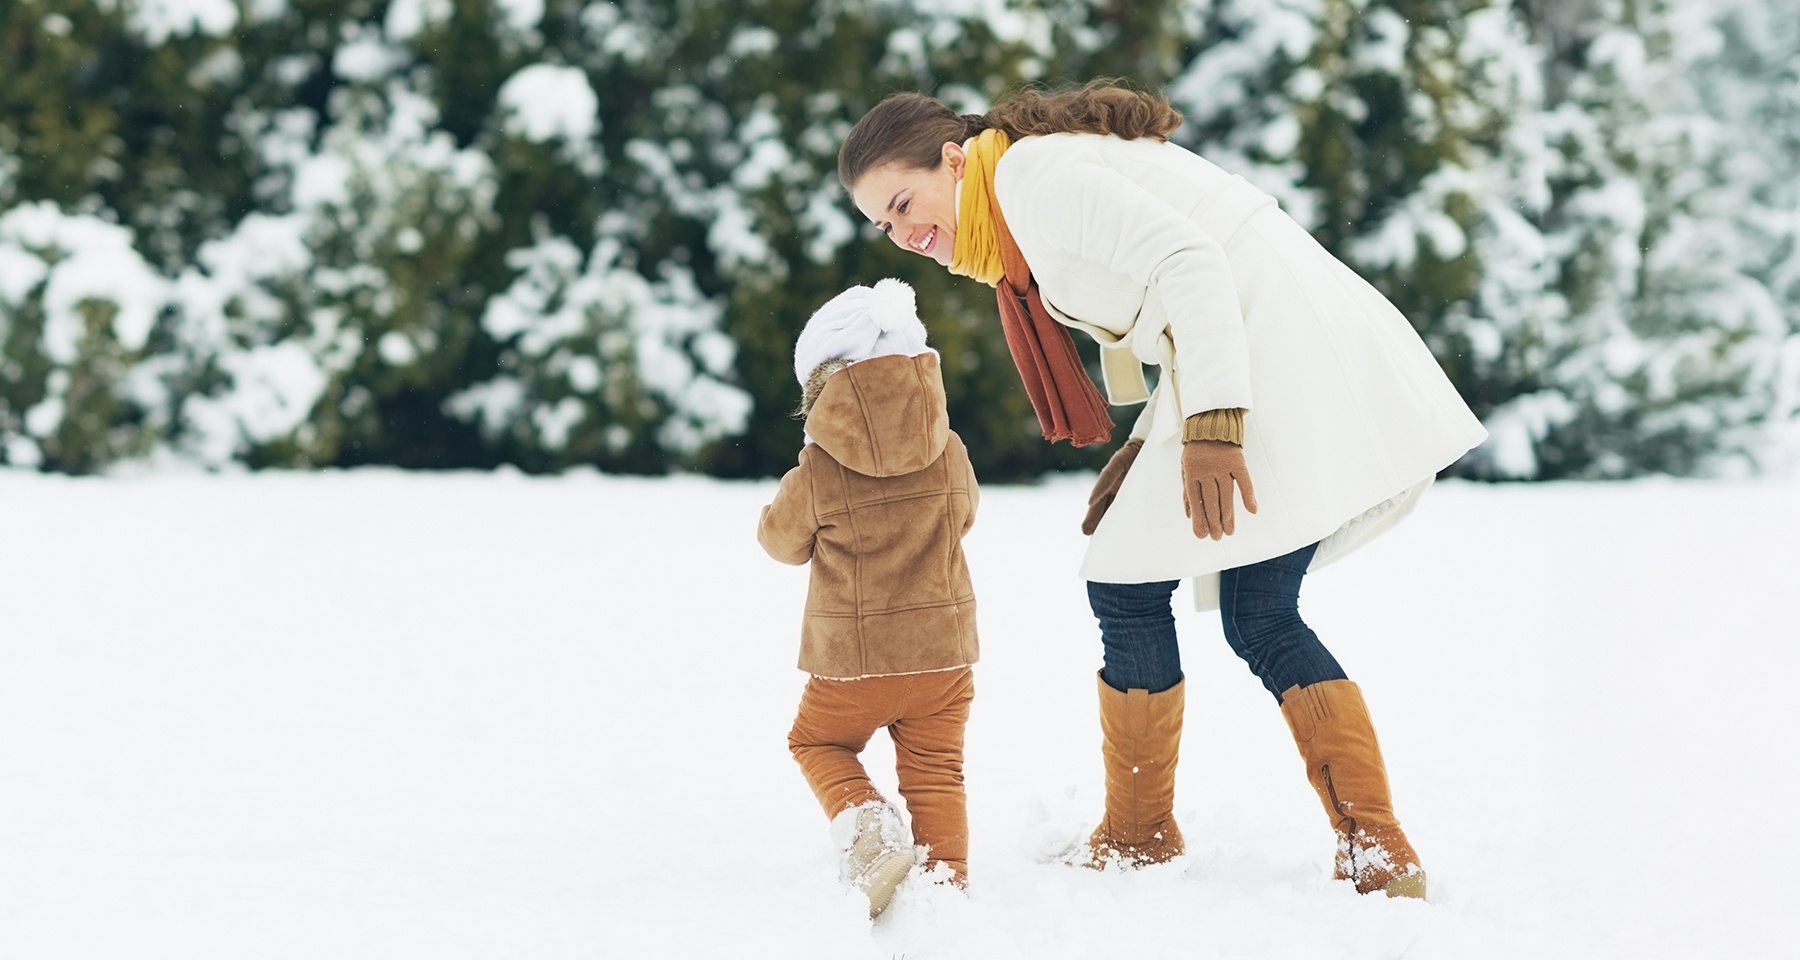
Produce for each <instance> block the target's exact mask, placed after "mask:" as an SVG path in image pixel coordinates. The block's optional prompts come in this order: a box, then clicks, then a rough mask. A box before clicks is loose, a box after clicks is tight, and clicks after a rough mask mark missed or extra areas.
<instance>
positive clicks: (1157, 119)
mask: <svg viewBox="0 0 1800 960" xmlns="http://www.w3.org/2000/svg"><path fill="white" fill-rule="evenodd" d="M1179 126H1181V111H1179V110H1176V109H1175V108H1174V107H1173V106H1171V105H1170V104H1169V100H1168V98H1167V97H1165V96H1164V95H1163V94H1162V93H1160V92H1150V91H1143V90H1137V89H1134V88H1133V87H1130V86H1127V85H1126V84H1125V82H1124V81H1122V80H1117V79H1109V78H1101V79H1098V80H1090V81H1089V82H1087V83H1085V84H1083V85H1081V86H1079V87H1075V88H1072V89H1067V90H1062V91H1057V92H1051V91H1046V90H1042V89H1039V88H1036V87H1026V88H1024V89H1022V90H1020V91H1019V92H1018V93H1016V94H1014V95H1013V97H1012V98H1011V99H1009V100H1007V101H1005V102H1004V103H1001V104H1000V105H999V106H996V107H995V108H994V109H992V110H989V111H988V112H987V113H963V114H959V113H956V112H955V111H953V110H951V109H950V108H949V107H948V106H946V105H945V104H944V102H943V101H941V100H939V99H937V98H936V97H931V96H927V95H925V94H923V93H896V94H894V95H893V96H890V97H888V98H887V99H885V100H883V101H881V102H880V103H879V104H877V105H876V106H875V109H873V110H870V111H869V112H868V113H866V114H864V115H863V118H862V119H861V120H858V121H857V122H856V126H855V127H854V128H852V129H851V130H850V135H849V136H848V137H845V138H844V145H843V147H842V148H841V149H839V151H838V180H840V181H841V182H842V183H843V184H844V188H845V189H850V188H852V187H854V186H855V185H856V183H857V181H859V180H861V179H862V178H863V175H864V174H866V173H868V172H869V171H870V170H873V169H875V168H876V167H880V166H885V165H887V164H890V163H898V164H900V165H902V166H904V167H908V168H912V169H917V170H936V169H937V166H938V163H939V162H940V161H941V160H942V157H943V147H944V144H946V143H962V142H963V141H965V140H967V139H969V138H970V137H973V136H975V135H976V134H978V133H980V132H982V131H983V130H1000V131H1003V132H1004V133H1006V135H1007V136H1009V137H1011V138H1013V139H1014V140H1018V139H1020V138H1023V137H1030V136H1037V135H1040V134H1047V133H1096V134H1103V135H1109V136H1115V137H1120V138H1122V139H1125V140H1138V139H1142V138H1145V137H1148V138H1150V139H1153V140H1167V139H1169V134H1170V133H1173V132H1174V131H1175V128H1176V127H1179Z"/></svg>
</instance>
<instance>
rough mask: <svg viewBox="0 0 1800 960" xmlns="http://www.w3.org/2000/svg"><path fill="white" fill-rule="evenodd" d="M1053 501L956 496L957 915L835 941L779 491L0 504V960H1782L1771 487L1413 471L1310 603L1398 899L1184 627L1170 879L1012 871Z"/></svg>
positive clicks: (1782, 819)
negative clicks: (1365, 889)
mask: <svg viewBox="0 0 1800 960" xmlns="http://www.w3.org/2000/svg"><path fill="white" fill-rule="evenodd" d="M1086 485H1087V481H1086V479H1085V478H1081V477H1071V478H1065V479H1059V480H1055V481H1052V482H1050V483H1047V484H1045V485H1043V486H1038V487H1031V488H1023V487H990V488H988V489H987V490H986V492H985V498H984V501H983V504H982V514H981V517H980V519H979V520H978V522H977V524H976V529H975V532H974V533H973V534H972V535H971V537H970V540H969V543H968V548H969V557H970V564H971V567H972V570H973V574H974V577H975V585H976V590H977V592H978V595H979V598H980V604H981V607H980V617H981V638H982V646H983V660H982V663H981V664H980V666H979V667H978V668H977V674H976V680H977V689H978V693H977V697H976V701H975V708H974V715H973V718H972V719H971V721H970V728H969V752H968V783H969V789H970V810H971V820H972V832H973V840H972V851H971V857H970V861H969V862H970V867H971V873H972V881H973V885H972V887H971V889H970V891H969V893H968V894H967V896H966V897H965V896H962V895H958V894H955V893H951V892H948V891H945V890H942V889H937V888H931V889H914V888H906V889H903V892H902V895H901V897H900V899H899V900H898V901H897V902H896V905H895V907H894V908H893V909H892V910H891V911H890V913H889V914H888V915H887V916H886V917H884V918H883V919H882V920H881V921H880V922H879V923H878V924H876V925H874V926H873V928H871V925H870V924H869V922H868V921H867V920H866V918H865V917H864V915H863V910H864V908H863V905H862V903H861V902H860V900H859V899H858V898H857V897H855V896H854V895H851V894H847V893H845V892H844V891H843V890H841V889H840V888H839V887H838V886H837V884H836V866H835V862H834V860H833V858H832V855H831V853H830V852H829V850H828V848H827V840H826V832H825V819H824V816H823V814H822V813H821V812H820V811H819V809H818V808H817V806H816V805H815V804H814V802H813V799H812V796H811V794H810V793H809V792H808V791H807V789H806V785H805V783H804V782H803V780H802V779H801V776H800V773H799V770H798V769H797V767H796V766H795V764H794V763H793V761H792V760H791V759H790V758H789V756H788V754H787V750H786V742H785V735H786V732H787V728H788V724H789V722H790V721H791V719H792V715H793V709H794V706H795V704H796V702H797V697H798V694H799V691H800V687H801V685H802V682H803V677H802V675H801V674H800V673H799V672H797V671H796V670H795V669H794V667H793V661H794V656H795V652H796V644H797V628H798V623H799V616H800V605H801V600H802V596H803V594H804V591H805V588H806V573H805V570H804V569H802V568H789V567H783V566H780V565H778V564H776V563H775V562H773V561H771V560H769V559H767V558H766V557H764V556H763V554H762V553H761V551H760V549H759V548H758V547H757V545H756V543H755V539H754V536H753V530H754V526H755V520H756V512H757V508H758V507H759V506H760V505H761V504H762V503H763V502H764V501H765V500H766V499H767V498H768V497H769V495H770V494H771V492H772V491H773V489H774V487H773V484H771V483H738V484H732V483H722V482H716V481H710V480H703V479H697V478H677V479H672V480H640V479H620V478H612V477H600V476H594V475H576V476H569V477H564V478H560V479H531V478H526V477H522V476H518V475H515V474H508V473H500V474H492V475H486V474H483V475H476V474H463V475H447V476H407V475H403V474H398V473H392V472H380V471H375V472H356V473H338V474H322V475H310V476H308V475H294V474H285V475H283V474H273V475H257V476H251V477H231V478H207V477H190V476H151V477H145V478H138V479H111V480H70V479H64V478H52V477H40V476H36V475H30V474H19V473H8V472H5V471H0V545H3V547H4V549H3V550H0V957H4V958H6V960H52V958H80V960H149V958H171V960H175V958H179V960H245V958H255V960H274V958H322V960H325V958H328V960H351V958H369V960H411V958H419V960H450V958H518V960H554V958H584V960H593V958H608V960H627V958H665V957H676V958H686V957H694V958H709V960H713V958H736V957H757V958H761V957H777V958H784V960H789V958H833V960H841V958H879V960H893V958H902V957H904V958H907V960H924V958H971V960H975V958H979V960H1005V958H1031V960H1046V958H1093V957H1100V956H1121V957H1178V956H1179V957H1221V958H1283V960H1286V958H1295V960H1300V958H1305V960H1325V958H1394V957H1407V958H1413V960H1423V958H1453V960H1488V958H1494V960H1499V958H1506V960H1520V958H1564V957H1567V958H1613V957H1618V958H1626V957H1629V958H1633V960H1644V958H1730V960H1743V958H1791V957H1794V956H1797V955H1800V946H1797V944H1800V935H1797V934H1796V933H1795V932H1794V928H1793V916H1794V912H1793V911H1794V907H1795V904H1796V903H1800V880H1797V879H1796V877H1797V876H1800V842H1797V835H1800V831H1797V829H1796V826H1795V824H1796V820H1797V819H1800V816H1797V814H1800V770H1797V763H1796V759H1795V758H1796V753H1797V751H1800V748H1797V747H1796V733H1800V723H1797V722H1796V715H1797V711H1796V707H1795V700H1794V695H1793V692H1794V690H1795V688H1796V683H1800V652H1797V650H1796V640H1797V639H1800V626H1797V625H1796V609H1797V605H1796V601H1795V591H1796V584H1795V581H1796V576H1795V575H1796V573H1800V563H1796V561H1795V559H1794V556H1795V549H1794V539H1795V535H1796V533H1797V532H1800V489H1796V488H1795V487H1794V486H1793V485H1792V484H1786V485H1780V484H1775V483H1763V484H1756V483H1699V482H1672V481H1655V482H1640V483H1632V484H1621V485H1610V486H1583V485H1547V486H1506V487H1491V486H1475V485H1466V484H1460V483H1445V484H1440V485H1439V486H1438V487H1437V488H1436V489H1435V490H1433V491H1432V493H1431V494H1430V495H1429V496H1428V497H1427V498H1426V500H1425V501H1424V503H1423V504H1422V505H1421V507H1420V508H1419V511H1418V513H1417V514H1415V515H1414V517H1413V518H1412V519H1410V520H1408V521H1407V522H1406V523H1405V524H1404V525H1402V527H1401V528H1400V529H1399V530H1398V531H1396V532H1395V533H1393V534H1392V535H1390V536H1389V537H1387V538H1386V539H1385V540H1383V541H1380V542H1378V543H1376V544H1375V545H1373V546H1371V547H1369V548H1368V549H1367V550H1365V551H1363V552H1362V553H1360V554H1358V555H1356V556H1354V557H1352V558H1350V559H1348V560H1346V561H1344V562H1343V563H1342V564H1340V565H1338V566H1336V567H1333V568H1331V569H1328V570H1326V571H1322V572H1320V573H1319V574H1318V575H1317V576H1315V577H1314V578H1312V580H1311V581H1310V582H1309V585H1308V590H1307V593H1306V596H1305V598H1304V609H1305V610H1306V612H1307V614H1308V616H1309V618H1310V620H1311V621H1312V623H1313V625H1314V626H1315V627H1316V628H1317V629H1318V631H1319V633H1320V635H1321V636H1322V637H1323V638H1324V639H1325V641H1326V643H1327V644H1328V645H1329V646H1330V647H1331V648H1332V649H1333V650H1334V652H1336V654H1337V655H1338V657H1339V659H1340V660H1341V661H1343V663H1344V665H1345V666H1346V668H1347V669H1348V671H1349V672H1350V675H1351V677H1352V678H1353V679H1356V680H1358V681H1360V682H1361V684H1362V685H1363V688H1364V690H1365V692H1366V693H1367V696H1368V699H1369V702H1370V704H1371V708H1372V711H1373V713H1374V716H1375V719H1376V723H1377V727H1378V729H1379V730H1380V732H1381V735H1382V738H1383V743H1384V746H1385V748H1386V751H1387V755H1388V760H1389V764H1390V770H1391V774H1392V779H1393V783H1394V790H1395V795H1396V801H1397V805H1398V809H1399V811H1400V814H1401V817H1402V819H1403V820H1404V822H1405V824H1406V827H1407V829H1408V832H1409V833H1410V835H1411V837H1412V839H1413V841H1414V842H1415V844H1416V845H1417V847H1418V848H1419V850H1420V852H1421V854H1422V856H1423V857H1424V859H1425V862H1426V865H1427V868H1428V870H1429V871H1430V874H1431V879H1432V891H1433V901H1434V902H1431V903H1429V904H1422V903H1416V902H1408V901H1388V900H1380V899H1369V898H1362V897H1358V896H1356V895H1355V894H1354V893H1353V892H1351V891H1350V890H1349V889H1348V888H1347V886H1346V885H1344V884H1341V883H1334V882H1332V881H1331V880H1330V860H1329V856H1330V850H1331V837H1330V832H1329V830H1328V828H1327V826H1326V824H1325V818H1324V815H1323V813H1322V812H1321V811H1320V809H1319V805H1318V801H1317V800H1316V799H1315V797H1314V796H1313V794H1312V792H1311V790H1310V789H1309V788H1308V786H1307V784H1306V781H1305V779H1304V777H1303V775H1302V771H1301V769H1300V763H1299V760H1298V756H1297V754H1296V752H1295V750H1294V747H1293V744H1292V742H1291V741H1290V739H1289V737H1288V734H1287V730H1286V728H1285V726H1284V725H1283V723H1282V720H1281V717H1280V714H1279V713H1278V712H1277V710H1276V708H1275V705H1274V703H1273V701H1272V700H1271V699H1270V698H1269V697H1268V695H1267V694H1266V693H1264V692H1263V690H1262V689H1261V687H1260V686H1258V685H1257V683H1256V682H1255V680H1254V679H1253V678H1252V677H1251V676H1250V674H1249V673H1248V671H1247V670H1245V669H1244V668H1243V667H1242V666H1241V665H1240V664H1239V663H1238V662H1237V661H1236V660H1235V659H1233V658H1232V656H1231V654H1230V652H1229V651H1228V650H1227V649H1226V647H1225V644H1224V641H1223V639H1222V638H1221V636H1220V633H1219V629H1218V625H1217V620H1216V617H1214V616H1212V615H1199V614H1194V613H1192V612H1187V611H1184V612H1183V613H1182V614H1181V629H1182V631H1183V649H1184V656H1185V665H1186V668H1187V671H1188V683H1189V688H1190V692H1189V701H1188V726H1187V735H1186V739H1185V741H1184V743H1183V749H1182V760H1183V766H1182V768H1181V771H1180V779H1179V790H1178V794H1177V815H1178V817H1179V818H1180V821H1181V826H1182V830H1183V832H1184V833H1185V834H1186V835H1187V837H1188V839H1189V842H1190V844H1191V848H1190V851H1189V853H1188V854H1187V855H1186V856H1185V857H1183V858H1181V859H1179V860H1177V861H1176V862H1174V863H1171V864H1167V865H1165V866H1162V867H1157V868H1152V869H1148V870H1144V871H1141V872H1138V873H1134V874H1096V873H1091V872H1087V871H1082V870H1076V869H1071V868H1067V867H1062V866H1057V865H1052V864H1047V863H1043V862H1040V857H1041V855H1042V854H1043V853H1044V852H1045V851H1046V850H1049V849H1051V848H1054V847H1055V846H1057V845H1059V844H1061V843H1063V842H1066V840H1067V839H1068V838H1070V837H1073V836H1076V835H1078V834H1079V833H1080V832H1082V831H1084V830H1085V829H1086V828H1088V827H1089V826H1091V824H1092V822H1093V819H1094V818H1095V817H1097V815H1098V814H1099V812H1100V802H1101V797H1100V789H1101V768H1100V758H1099V748H1098V738H1099V733H1098V729H1097V723H1096V719H1095V705H1094V691H1093V683H1094V681H1093V671H1094V670H1095V669H1096V667H1097V666H1098V656H1099V654H1098V650H1099V645H1098V640H1097V638H1096V635H1095V630H1094V627H1093V624H1092V620H1091V618H1090V617H1089V615H1088V613H1087V610H1086V603H1085V599H1084V596H1083V593H1082V591H1081V589H1080V585H1079V583H1078V582H1077V581H1076V580H1075V577H1074V573H1073V571H1074V569H1075V567H1076V564H1077V561H1078V558H1079V555H1080V551H1081V548H1082V542H1081V537H1080V535H1079V533H1078V532H1077V531H1076V529H1075V528H1076V524H1077V521H1078V519H1079V517H1080V515H1081V511H1082V507H1083V501H1084V499H1085V495H1086ZM1187 599H1188V598H1187V591H1186V590H1185V589H1184V590H1183V591H1182V592H1181V593H1179V594H1178V600H1179V601H1180V602H1182V603H1184V604H1185V603H1186V601H1187ZM866 758H867V762H868V763H869V764H870V766H871V768H872V769H873V770H875V771H876V773H877V778H878V781H879V782H881V783H883V784H891V783H892V779H893V775H892V770H891V762H892V754H891V752H889V751H888V750H887V749H886V747H885V741H884V740H883V739H880V738H878V740H877V744H876V746H875V747H873V748H872V749H871V750H870V751H869V753H868V754H867V755H866Z"/></svg>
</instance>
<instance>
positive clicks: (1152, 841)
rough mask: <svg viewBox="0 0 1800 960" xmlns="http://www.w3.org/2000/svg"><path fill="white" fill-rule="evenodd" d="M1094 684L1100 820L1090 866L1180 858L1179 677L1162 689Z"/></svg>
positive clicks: (1182, 692)
mask: <svg viewBox="0 0 1800 960" xmlns="http://www.w3.org/2000/svg"><path fill="white" fill-rule="evenodd" d="M1099 686H1100V732H1101V734H1102V736H1103V737H1104V742H1103V744H1102V746H1101V755H1102V756H1103V757H1104V758H1105V761H1106V819H1104V820H1102V821H1101V822H1100V826H1099V827H1097V828H1095V830H1094V832H1093V835H1091V836H1089V837H1088V854H1089V861H1088V862H1089V864H1090V865H1092V866H1096V867H1099V866H1104V865H1105V864H1106V863H1108V862H1119V863H1125V864H1129V865H1132V866H1142V865H1145V864H1151V863H1162V862H1164V861H1166V860H1170V859H1173V858H1174V857H1177V856H1180V855H1181V851H1182V844H1181V831H1180V830H1179V829H1177V828H1176V826H1175V762H1176V759H1177V756H1178V754H1179V747H1180V744H1181V716H1182V708H1183V706H1184V705H1185V704H1186V702H1187V700H1186V698H1187V687H1186V682H1185V681H1178V682H1177V683H1176V684H1175V686H1173V687H1170V688H1169V689H1167V690H1164V691H1162V692H1161V693H1151V692H1150V691H1148V690H1143V689H1138V690H1127V691H1125V692H1123V693H1121V692H1119V691H1118V690H1114V689H1113V688H1112V687H1110V686H1107V683H1106V681H1105V680H1100V681H1099Z"/></svg>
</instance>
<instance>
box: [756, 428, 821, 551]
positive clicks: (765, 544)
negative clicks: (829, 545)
mask: <svg viewBox="0 0 1800 960" xmlns="http://www.w3.org/2000/svg"><path fill="white" fill-rule="evenodd" d="M818 535H819V518H818V513H817V511H815V510H814V509H813V497H812V470H811V469H809V467H808V463H807V457H806V452H805V451H801V454H800V465H799V466H797V467H795V468H794V469H792V470H789V471H788V472H787V475H786V476H783V477H782V478H781V487H780V489H778V490H776V491H775V502H774V503H771V504H769V505H768V506H766V507H763V508H762V519H761V520H760V521H759V522H758V523H757V525H756V542H757V543H760V544H762V548H763V550H765V551H767V552H768V554H769V556H771V557H774V558H775V559H777V560H780V561H781V562H782V563H791V564H793V565H795V566H799V565H800V564H803V563H806V562H807V561H809V560H811V559H812V555H813V541H814V539H815V538H817V537H818Z"/></svg>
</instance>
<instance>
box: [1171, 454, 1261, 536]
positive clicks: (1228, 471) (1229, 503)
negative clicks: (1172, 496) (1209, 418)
mask: <svg viewBox="0 0 1800 960" xmlns="http://www.w3.org/2000/svg"><path fill="white" fill-rule="evenodd" d="M1234 483H1235V484H1236V485H1237V489H1241V490H1243V492H1244V509H1245V510H1248V511H1250V512H1251V513H1255V512H1256V493H1255V492H1254V491H1253V490H1251V488H1250V471H1249V469H1248V468H1246V467H1245V466H1244V448H1243V447H1240V446H1238V445H1237V444H1235V443H1231V442H1229V441H1226V440H1189V441H1188V442H1186V443H1184V444H1182V445H1181V507H1182V509H1183V510H1186V511H1187V515H1188V517H1189V518H1190V519H1192V520H1193V521H1194V536H1196V537H1211V538H1213V539H1214V540H1219V539H1222V538H1224V537H1228V536H1230V535H1231V534H1232V533H1233V532H1234V531H1235V530H1236V529H1237V517H1236V513H1235V511H1234V508H1235V506H1236V501H1237V497H1236V493H1237V489H1233V487H1232V484H1234Z"/></svg>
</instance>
